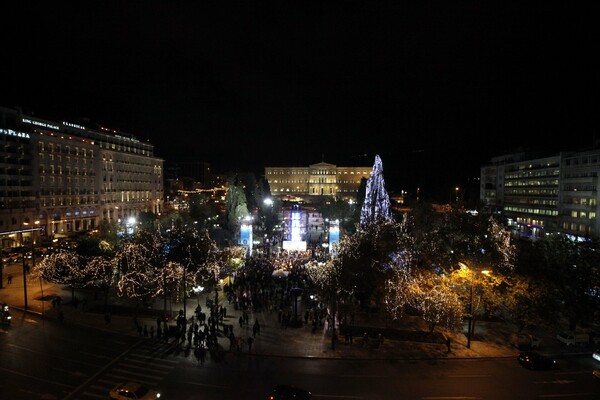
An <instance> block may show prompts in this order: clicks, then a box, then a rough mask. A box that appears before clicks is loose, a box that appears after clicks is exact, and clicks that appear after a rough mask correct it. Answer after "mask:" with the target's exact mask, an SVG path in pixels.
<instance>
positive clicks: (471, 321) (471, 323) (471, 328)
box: [458, 262, 490, 349]
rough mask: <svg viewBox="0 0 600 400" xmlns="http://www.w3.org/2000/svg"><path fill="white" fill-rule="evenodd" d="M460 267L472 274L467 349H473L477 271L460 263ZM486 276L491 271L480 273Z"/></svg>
mask: <svg viewBox="0 0 600 400" xmlns="http://www.w3.org/2000/svg"><path fill="white" fill-rule="evenodd" d="M458 265H459V266H460V268H461V269H462V270H465V271H467V270H468V271H469V273H470V282H469V283H470V284H469V286H470V287H469V327H468V331H467V349H470V348H471V337H472V335H473V331H474V330H475V315H474V314H473V289H474V287H475V272H476V271H475V270H474V269H473V268H469V267H468V266H467V265H466V264H464V263H462V262H459V263H458ZM480 272H481V273H482V274H484V275H489V274H490V271H488V270H486V269H484V270H481V271H480Z"/></svg>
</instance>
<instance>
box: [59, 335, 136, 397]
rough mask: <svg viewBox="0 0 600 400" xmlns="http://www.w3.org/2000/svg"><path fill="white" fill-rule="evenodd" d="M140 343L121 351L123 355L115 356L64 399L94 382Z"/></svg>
mask: <svg viewBox="0 0 600 400" xmlns="http://www.w3.org/2000/svg"><path fill="white" fill-rule="evenodd" d="M138 343H139V342H137V343H134V344H133V345H132V346H131V347H130V348H128V349H126V350H125V351H123V352H122V353H121V355H119V356H117V357H115V359H114V360H113V361H112V362H110V363H108V364H107V365H106V366H105V367H104V368H102V369H101V370H100V371H98V372H97V373H96V374H95V375H92V376H91V377H90V378H89V379H88V380H87V381H85V382H83V383H82V384H81V385H79V386H77V388H76V389H75V390H73V391H72V392H71V393H69V394H68V395H66V396H65V397H64V398H63V400H69V399H70V398H72V397H73V396H74V395H75V393H77V392H78V391H79V390H82V389H83V388H84V387H85V386H86V385H89V384H90V382H92V380H94V379H95V378H96V377H98V376H100V375H101V374H103V373H104V372H106V371H107V370H108V369H109V368H111V367H112V366H113V365H114V364H116V363H117V362H119V361H120V360H121V358H123V357H124V356H125V355H126V354H127V353H128V352H130V351H131V349H133V348H135V346H137V345H138Z"/></svg>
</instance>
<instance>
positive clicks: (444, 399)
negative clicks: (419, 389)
mask: <svg viewBox="0 0 600 400" xmlns="http://www.w3.org/2000/svg"><path fill="white" fill-rule="evenodd" d="M421 399H423V400H473V399H481V397H466V396H451V397H447V396H442V397H437V396H435V397H421Z"/></svg>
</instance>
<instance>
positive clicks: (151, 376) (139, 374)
mask: <svg viewBox="0 0 600 400" xmlns="http://www.w3.org/2000/svg"><path fill="white" fill-rule="evenodd" d="M111 372H121V373H123V374H126V375H134V376H141V377H143V378H151V379H158V380H161V379H163V378H164V377H165V376H166V375H151V374H142V373H139V372H134V371H130V370H128V369H123V368H113V369H111Z"/></svg>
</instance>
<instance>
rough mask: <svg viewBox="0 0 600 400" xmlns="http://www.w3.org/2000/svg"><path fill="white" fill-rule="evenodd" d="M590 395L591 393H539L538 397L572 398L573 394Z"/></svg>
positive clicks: (579, 395) (578, 395)
mask: <svg viewBox="0 0 600 400" xmlns="http://www.w3.org/2000/svg"><path fill="white" fill-rule="evenodd" d="M590 395H591V393H570V394H540V395H539V397H542V398H555V397H568V398H573V397H574V396H577V397H587V396H590Z"/></svg>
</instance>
